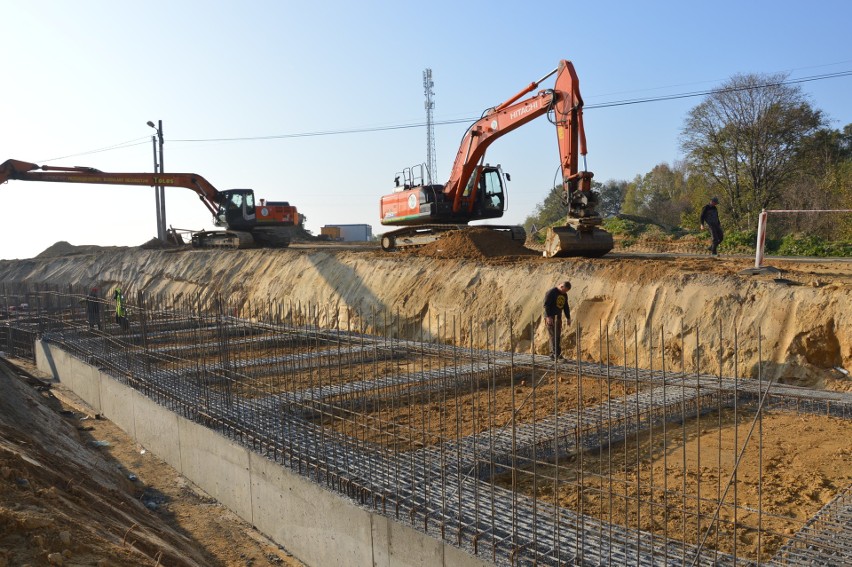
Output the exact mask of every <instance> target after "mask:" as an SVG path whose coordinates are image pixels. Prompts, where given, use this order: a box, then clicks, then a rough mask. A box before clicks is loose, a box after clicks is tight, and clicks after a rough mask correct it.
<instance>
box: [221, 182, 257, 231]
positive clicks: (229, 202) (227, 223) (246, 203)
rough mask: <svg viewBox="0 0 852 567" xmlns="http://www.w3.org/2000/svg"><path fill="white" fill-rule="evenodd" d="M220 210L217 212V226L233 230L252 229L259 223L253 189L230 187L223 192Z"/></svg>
mask: <svg viewBox="0 0 852 567" xmlns="http://www.w3.org/2000/svg"><path fill="white" fill-rule="evenodd" d="M221 195H222V199H221V201H220V202H219V211H218V213H217V214H216V226H224V227H227V228H230V229H233V230H246V229H251V228H252V227H254V226H255V225H256V224H257V213H256V209H255V204H254V191H252V190H251V189H230V190H228V191H222V192H221Z"/></svg>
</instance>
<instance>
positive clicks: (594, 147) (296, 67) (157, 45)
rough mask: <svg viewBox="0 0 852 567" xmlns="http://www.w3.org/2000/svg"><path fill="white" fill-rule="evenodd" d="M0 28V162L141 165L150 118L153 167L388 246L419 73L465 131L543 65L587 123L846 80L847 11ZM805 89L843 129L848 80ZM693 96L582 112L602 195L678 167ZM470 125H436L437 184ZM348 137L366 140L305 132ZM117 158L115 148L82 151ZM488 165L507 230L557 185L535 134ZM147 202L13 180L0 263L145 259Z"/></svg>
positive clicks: (217, 9)
mask: <svg viewBox="0 0 852 567" xmlns="http://www.w3.org/2000/svg"><path fill="white" fill-rule="evenodd" d="M3 19H4V22H5V25H4V31H3V33H2V34H0V53H2V54H3V62H4V66H3V67H4V71H3V80H2V88H0V115H2V128H0V162H2V161H5V160H6V159H9V158H15V159H20V160H24V161H31V162H36V163H40V164H48V165H85V166H91V167H96V168H98V169H101V170H103V171H122V172H138V171H152V169H153V152H152V147H151V138H150V136H151V134H153V133H154V132H153V130H151V129H150V128H149V127H148V126H146V122H147V121H148V120H151V121H153V122H155V123H156V122H157V121H158V120H162V121H163V130H164V138H165V140H166V144H165V152H164V153H165V159H164V162H165V168H166V171H172V172H193V173H198V174H200V175H202V176H204V177H205V178H206V179H207V180H208V181H210V182H211V183H213V185H215V186H216V187H217V188H219V189H229V188H236V187H251V188H253V189H254V190H255V193H256V195H257V196H258V197H259V198H266V199H270V200H288V201H290V202H291V203H293V204H295V205H296V206H298V208H299V210H300V212H302V213H303V214H304V215H306V216H307V219H308V221H307V227H308V228H309V229H311V230H313V231H314V232H315V233H318V232H319V230H320V227H321V226H323V225H325V224H340V223H347V224H348V223H367V224H371V225H372V226H373V231H374V232H375V233H378V232H381V231H382V230H383V229H382V227H381V225H380V224H379V218H378V217H379V198H380V196H381V195H383V194H385V193H389V192H391V191H392V189H393V183H392V182H393V177H394V174H395V173H396V172H398V171H400V170H402V169H403V168H404V167H407V166H411V165H415V164H418V163H421V162H424V161H425V160H426V130H425V127H424V126H418V127H412V128H395V127H398V126H403V125H417V124H420V125H422V124H424V123H425V120H426V114H425V110H424V93H423V85H422V80H423V79H422V76H423V70H424V69H426V68H427V67H428V68H431V69H432V73H433V79H434V81H435V87H434V93H435V96H434V101H435V110H434V119H435V121H436V122H439V123H440V122H442V121H452V120H458V119H466V118H470V119H473V118H475V117H478V116H479V115H480V113H481V112H482V110H484V109H485V108H488V107H490V106H494V105H495V104H498V103H500V102H502V101H504V100H506V99H507V98H509V97H510V96H512V95H513V94H514V93H516V92H517V91H519V90H520V89H522V88H523V87H524V86H526V85H527V84H529V83H530V82H532V81H534V80H537V79H538V78H540V77H542V76H543V75H545V74H547V73H548V72H549V71H550V70H552V69H554V68H555V67H556V65H557V64H558V62H559V60H560V59H570V60H571V61H572V62H573V63H574V66H575V68H576V70H577V73H578V76H579V78H580V87H581V92H582V94H583V97H584V99H585V103H586V106H587V107H593V106H595V105H605V104H606V103H608V102H612V101H616V100H624V99H640V98H654V97H661V96H666V95H674V94H679V93H687V92H695V91H704V90H709V89H712V88H714V87H716V86H718V85H719V84H720V83H722V82H723V81H725V80H727V79H729V78H730V77H731V76H733V75H735V74H737V73H761V74H764V73H776V72H788V73H790V77H791V78H792V79H797V78H804V77H812V76H816V75H822V74H826V73H836V72H844V71H852V44H850V42H849V40H848V34H849V22H850V21H852V2H848V1H843V0H829V1H819V0H817V1H815V2H812V3H810V4H805V3H802V2H790V1H786V0H775V1H764V0H751V1H744V0H738V1H729V0H717V1H714V2H700V1H695V2H683V1H679V2H673V1H672V2H669V1H648V2H635V1H632V2H630V1H598V2H583V3H580V2H569V1H562V2H559V1H549V0H543V1H539V2H536V3H532V4H530V3H526V4H524V3H517V2H514V3H509V2H502V1H491V2H486V1H478V0H473V1H466V2H458V1H456V2H447V1H445V0H435V1H432V2H407V1H402V0H396V1H375V0H364V1H362V2H343V1H337V0H333V1H320V2H313V3H310V2H292V1H289V0H283V1H279V2H272V1H256V2H242V3H239V4H238V3H236V2H209V1H207V2H201V1H194V0H192V1H190V0H186V1H169V2H165V1H159V0H154V1H149V2H144V3H141V2H135V3H130V2H114V1H102V0H89V1H79V2H67V1H59V0H57V1H44V0H11V1H10V2H7V3H6V5H5V6H4V17H3ZM549 86H550V85H549V84H548V82H547V81H546V82H545V83H543V84H542V88H545V87H549ZM801 88H802V90H803V92H804V93H805V94H806V95H807V96H808V97H809V98H810V101H811V103H812V104H813V106H814V107H815V108H818V109H820V110H822V111H823V112H825V113H826V115H827V116H828V117H829V119H830V120H831V121H832V122H831V125H832V126H833V127H834V128H842V127H843V126H844V125H846V124H848V123H850V122H852V106H850V103H849V101H850V99H852V97H850V96H849V95H850V93H852V77H841V78H833V79H827V80H819V81H810V82H806V83H803V84H802V85H801ZM700 101H701V98H700V97H697V98H683V99H677V100H670V101H659V102H649V103H644V104H632V105H626V106H618V107H608V108H607V107H602V108H587V110H586V112H585V124H586V134H587V138H588V149H589V153H588V158H587V165H588V169H589V170H591V171H593V172H594V173H595V179H597V180H599V181H606V180H609V179H628V180H629V179H632V178H634V177H635V176H636V175H639V174H644V173H646V172H648V171H649V170H650V169H651V168H653V167H654V166H655V165H656V164H659V163H663V162H666V163H672V162H674V161H676V160H678V159H680V157H681V155H680V151H679V145H678V137H679V134H680V129H681V127H682V125H683V121H684V118H685V116H686V114H687V112H689V110H690V109H691V108H693V107H694V106H695V105H697V104H698V103H699V102H700ZM383 128H388V129H383ZM465 128H466V125H465V124H451V125H438V126H436V128H435V146H436V153H437V170H438V171H437V178H438V179H439V180H440V181H444V180H445V179H446V177H447V176H448V175H449V168H450V166H451V165H452V161H453V158H454V156H455V153H456V150H457V148H458V144H459V141H460V140H461V137H462V135H463V133H464V130H465ZM360 129H376V130H375V131H370V132H361V133H342V134H334V135H320V136H302V135H301V134H308V133H317V132H339V131H346V130H360ZM274 136H278V138H274V139H265V140H264V139H255V140H236V141H206V140H221V139H223V138H262V137H274ZM113 146H123V147H120V148H118V149H111V150H107V151H98V152H95V151H94V150H99V149H103V148H108V147H113ZM57 158H60V159H57ZM488 161H489V162H490V163H500V164H502V165H503V168H504V170H506V171H508V172H509V173H511V175H512V182H511V184H510V189H509V190H510V196H509V211H508V212H507V213H506V215H505V216H504V218H503V221H505V222H506V223H516V222H517V223H519V222H522V221H523V219H524V218H525V217H526V216H527V215H528V214H530V213H531V212H532V210H533V209H534V207H535V205H536V204H537V203H539V202H541V200H542V199H543V198H544V197H545V195H546V193H547V191H548V188H549V187H551V186H553V184H554V183H555V179H556V175H557V170H558V165H559V162H558V153H557V147H556V140H555V136H554V132H553V128H552V126H551V125H550V124H549V123H548V122H547V120H546V119H543V118H542V119H539V120H538V121H536V122H533V123H531V124H529V125H527V126H525V127H523V128H521V129H519V130H517V131H515V132H513V133H512V134H509V135H507V136H506V137H504V138H502V139H500V140H498V141H497V142H495V143H494V145H493V146H492V147H491V149H490V150H489V154H488ZM153 195H154V194H153V189H149V188H137V187H112V186H82V185H72V184H45V183H32V182H20V181H18V182H16V181H12V182H9V183H8V184H5V185H2V186H0V198H2V202H3V203H4V211H5V213H6V214H5V215H4V218H5V219H6V222H4V223H3V226H2V227H0V231H2V232H0V258H5V259H11V258H27V257H32V256H34V255H36V254H38V253H39V252H41V251H42V250H44V249H45V248H47V247H48V246H50V245H51V244H53V243H54V242H57V241H59V240H66V241H69V242H71V243H72V244H77V245H80V244H100V245H131V246H132V245H138V244H141V243H143V242H145V241H147V240H149V239H150V238H152V237H153V236H154V235H155V234H156V227H155V210H154V197H153ZM166 199H167V203H166V208H167V211H166V212H167V221H168V223H169V224H170V225H172V226H174V227H177V228H186V229H201V228H210V227H211V224H210V218H209V217H210V215H209V213H208V212H207V210H206V209H205V208H204V207H203V206H202V205H201V204H200V203H199V202H198V200H197V197H195V195H194V193H192V192H191V191H188V190H185V189H180V188H168V189H167V190H166Z"/></svg>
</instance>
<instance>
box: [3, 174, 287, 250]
mask: <svg viewBox="0 0 852 567" xmlns="http://www.w3.org/2000/svg"><path fill="white" fill-rule="evenodd" d="M8 180H18V181H48V182H55V183H93V184H101V185H149V186H151V187H154V186H157V185H162V186H168V187H185V188H187V189H191V190H193V191H195V192H196V193H197V194H198V197H199V199H201V202H202V203H203V204H204V206H206V207H207V209H208V210H209V211H210V212H211V213H212V214H213V223H214V224H215V225H216V226H219V227H223V228H224V229H225V230H215V231H199V232H195V233H193V234H192V245H193V246H195V247H198V248H255V247H264V248H283V247H286V246H288V245H289V244H290V236H289V233H288V231H287V230H286V227H293V226H297V225H299V224H300V223H301V219H300V217H299V213H298V211H297V210H296V207H294V206H292V205H290V203H288V202H286V201H281V202H278V201H264V200H261V201H260V203H255V197H254V191H252V190H251V189H229V190H226V191H219V190H218V189H216V188H215V187H214V186H213V185H211V184H210V182H208V181H207V180H206V179H204V178H203V177H202V176H200V175H198V174H195V173H107V172H103V171H100V170H97V169H94V168H91V167H58V166H49V165H42V166H40V165H36V164H34V163H28V162H25V161H18V160H13V159H10V160H7V161H5V162H3V163H2V164H0V184H2V183H4V182H6V181H8Z"/></svg>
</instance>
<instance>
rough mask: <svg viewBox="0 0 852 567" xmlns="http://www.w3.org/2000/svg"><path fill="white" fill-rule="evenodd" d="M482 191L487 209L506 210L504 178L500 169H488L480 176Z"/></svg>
mask: <svg viewBox="0 0 852 567" xmlns="http://www.w3.org/2000/svg"><path fill="white" fill-rule="evenodd" d="M480 191H481V192H482V198H483V203H484V205H485V208H486V209H491V210H495V211H503V210H505V203H506V200H505V197H504V193H503V180H502V179H501V176H500V170H499V169H491V170H487V171H485V172H484V173H483V174H482V177H481V178H480Z"/></svg>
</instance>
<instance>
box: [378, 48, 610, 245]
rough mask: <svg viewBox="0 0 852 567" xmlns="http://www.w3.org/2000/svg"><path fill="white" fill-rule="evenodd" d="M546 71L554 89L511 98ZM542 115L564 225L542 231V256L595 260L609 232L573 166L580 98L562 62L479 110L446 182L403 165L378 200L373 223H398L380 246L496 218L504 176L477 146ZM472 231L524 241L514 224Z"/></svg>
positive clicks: (581, 140) (587, 183)
mask: <svg viewBox="0 0 852 567" xmlns="http://www.w3.org/2000/svg"><path fill="white" fill-rule="evenodd" d="M554 74H555V75H556V84H555V86H554V88H552V89H546V90H541V91H539V92H538V93H537V94H535V95H532V96H530V97H527V98H525V99H523V100H519V99H521V98H522V97H524V96H525V95H527V94H529V93H531V92H532V91H534V90H535V89H537V88H538V86H539V85H540V84H541V83H542V82H543V81H544V80H545V79H547V78H549V77H551V76H553V75H554ZM544 115H547V116H548V118H549V119H550V121H551V122H552V123H553V125H554V126H556V139H557V143H558V145H559V156H560V161H561V163H560V165H561V169H562V201H563V203H564V204H565V205H566V206H567V209H568V214H567V219H566V223H565V225H564V226H561V227H554V228H551V229H548V232H547V238H546V240H545V248H544V255H545V256H547V257H561V256H587V257H598V256H603V255H604V254H606V253H607V252H609V251H610V250H612V247H613V239H612V235H611V234H610V233H608V232H606V231H605V230H602V229H601V228H599V226H600V224H601V221H602V219H601V217H600V215H599V214H598V212H597V210H596V208H595V206H596V204H597V196H596V195H595V194H594V193H593V192H592V190H591V185H592V175H593V174H592V173H591V172H589V171H585V170H583V171H580V170H579V164H578V158H579V156H580V155H582V156H585V155H586V135H585V131H584V129H583V99H582V97H581V96H580V88H579V80H578V79H577V73H576V71H575V70H574V66H573V65H572V64H571V62H570V61H566V60H562V61H560V63H559V66H558V67H557V68H556V69H554V70H553V71H551V72H550V73H548V74H547V75H545V76H544V77H542V78H541V79H539V80H538V81H535V82H533V83H530V84H529V85H528V86H527V87H526V88H524V89H523V90H522V91H520V92H519V93H518V94H516V95H515V96H513V97H512V98H510V99H509V100H507V101H505V102H503V103H502V104H500V105H498V106H495V107H493V108H489V109H487V110H486V111H485V112H483V114H482V117H481V118H480V119H479V120H477V121H476V122H474V123H473V124H472V125H471V126H470V127H469V128H468V130H467V132H466V133H465V135H464V137H463V138H462V143H461V146H460V147H459V150H458V153H457V154H456V159H455V162H454V163H453V169H452V172H451V174H450V179H449V181H447V183H446V184H444V185H428V184H424V183H423V178H424V177H425V176H424V175H423V174H422V167H421V168H420V173H419V174H418V170H417V168H408V169H406V170H404V171H403V172H402V174H401V175H399V176H398V177H397V178H396V182H397V189H396V191H395V192H394V193H392V194H390V195H386V196H384V197H382V199H381V204H380V207H381V222H382V224H383V225H388V226H400V227H404V228H398V229H395V230H391V231H388V232H385V233H384V234H383V236H382V248H383V249H384V250H393V249H396V248H403V247H406V246H418V245H422V244H426V243H428V242H430V241H433V240H435V239H437V238H439V237H440V236H441V235H442V234H445V233H446V232H448V231H453V230H460V229H463V228H465V226H466V225H467V224H468V223H470V222H472V221H477V220H484V219H493V218H499V217H501V216H503V212H504V211H505V209H506V197H507V192H506V183H505V182H506V181H507V180H508V176H507V175H504V174H503V172H502V170H501V168H500V166H499V165H497V166H492V165H489V164H488V163H486V162H485V151H486V149H487V148H488V146H489V145H490V144H491V143H492V142H494V141H495V140H496V139H497V138H499V137H501V136H503V135H504V134H508V133H509V132H511V131H512V130H515V129H516V128H518V127H520V126H523V125H524V124H527V123H528V122H531V121H532V120H534V119H535V118H538V117H539V116H544ZM479 228H491V229H494V230H502V231H505V232H507V233H508V234H509V235H510V236H511V238H513V239H515V240H517V239H521V240H522V239H524V238H525V232H524V230H523V227H520V226H495V225H483V226H482V227H479Z"/></svg>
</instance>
